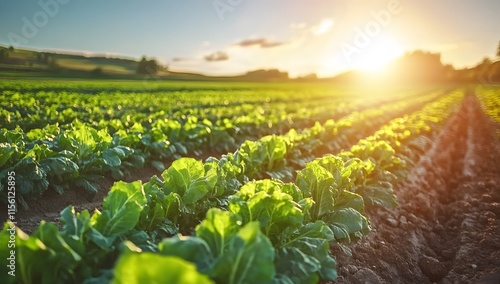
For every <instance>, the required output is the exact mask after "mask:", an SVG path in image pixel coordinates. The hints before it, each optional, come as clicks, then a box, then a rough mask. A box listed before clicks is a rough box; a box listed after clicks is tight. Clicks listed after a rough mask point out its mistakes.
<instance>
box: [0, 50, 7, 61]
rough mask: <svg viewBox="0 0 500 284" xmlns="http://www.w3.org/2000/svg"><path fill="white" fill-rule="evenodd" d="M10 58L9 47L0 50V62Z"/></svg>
mask: <svg viewBox="0 0 500 284" xmlns="http://www.w3.org/2000/svg"><path fill="white" fill-rule="evenodd" d="M8 58H9V51H8V50H7V49H1V50H0V62H5V61H7V59H8Z"/></svg>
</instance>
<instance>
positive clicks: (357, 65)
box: [352, 36, 404, 72]
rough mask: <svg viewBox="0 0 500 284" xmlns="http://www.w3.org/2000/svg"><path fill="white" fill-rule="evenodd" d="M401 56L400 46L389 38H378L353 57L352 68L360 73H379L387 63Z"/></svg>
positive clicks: (401, 49) (402, 50)
mask: <svg viewBox="0 0 500 284" xmlns="http://www.w3.org/2000/svg"><path fill="white" fill-rule="evenodd" d="M403 54H404V49H403V47H402V46H401V44H399V43H398V42H397V41H395V40H394V39H393V38H391V37H386V36H380V37H377V38H374V39H373V40H372V42H371V43H370V45H368V46H367V47H365V48H363V49H361V52H360V53H359V54H356V55H353V66H352V67H353V68H354V69H357V70H362V71H369V72H381V71H384V68H385V67H386V65H387V64H388V63H389V62H391V61H392V60H394V59H396V58H398V57H400V56H402V55H403Z"/></svg>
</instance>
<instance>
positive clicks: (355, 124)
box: [0, 79, 500, 283]
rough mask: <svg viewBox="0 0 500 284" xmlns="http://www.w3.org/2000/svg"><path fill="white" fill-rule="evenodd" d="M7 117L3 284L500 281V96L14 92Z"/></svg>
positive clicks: (366, 91) (2, 143) (415, 91)
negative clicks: (12, 272)
mask: <svg viewBox="0 0 500 284" xmlns="http://www.w3.org/2000/svg"><path fill="white" fill-rule="evenodd" d="M0 104H1V106H2V108H1V109H0V155H1V156H0V204H1V208H2V210H1V212H0V217H1V218H2V220H3V221H6V220H7V219H9V218H10V219H11V220H12V221H15V222H16V227H17V228H16V229H15V230H12V229H11V228H13V227H14V225H13V224H12V223H9V222H5V224H4V229H3V230H2V231H1V232H0V252H1V254H2V258H1V261H0V264H1V268H0V273H1V274H0V275H1V276H0V277H4V276H5V275H7V271H8V267H7V265H9V260H8V259H7V256H9V254H10V250H9V247H8V244H9V243H10V241H11V240H12V239H14V245H15V247H16V257H15V259H16V263H17V270H16V278H12V277H10V278H6V280H5V281H6V282H4V281H3V279H2V278H0V279H2V281H1V282H2V283H36V282H39V281H40V282H41V283H109V282H113V283H146V282H151V281H153V280H158V279H161V281H163V282H165V281H166V282H167V283H168V282H169V281H171V282H170V283H318V282H321V283H434V282H438V283H467V282H478V283H495V281H500V221H499V220H500V219H499V217H498V216H499V214H500V164H499V163H498V160H499V159H500V143H499V139H500V134H499V133H500V131H499V129H500V88H499V87H486V86H482V87H476V86H466V85H461V86H451V85H435V86H430V87H429V86H425V87H414V86H408V87H404V86H399V87H386V88H384V89H377V90H373V89H370V88H362V87H358V88H354V87H347V86H342V85H333V84H331V83H319V82H316V83H298V82H294V83H216V82H203V83H201V82H156V83H155V84H154V86H151V85H144V82H141V81H103V80H95V81H92V80H90V81H78V80H47V81H43V80H14V79H12V80H3V81H1V82H0ZM13 192H15V194H13ZM12 204H15V207H14V206H12ZM13 218H14V219H13ZM11 232H12V233H11ZM4 255H5V257H4ZM49 260H50V262H49ZM48 263H50V265H49V264H48ZM164 267H171V268H172V269H164Z"/></svg>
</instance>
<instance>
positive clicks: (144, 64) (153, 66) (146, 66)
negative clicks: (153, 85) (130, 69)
mask: <svg viewBox="0 0 500 284" xmlns="http://www.w3.org/2000/svg"><path fill="white" fill-rule="evenodd" d="M160 69H161V65H160V64H158V62H157V61H156V60H155V59H151V60H147V59H146V57H145V56H143V57H142V59H141V61H139V65H138V66H137V71H136V72H137V74H144V75H146V74H149V75H153V74H156V73H157V72H158V71H159V70H160Z"/></svg>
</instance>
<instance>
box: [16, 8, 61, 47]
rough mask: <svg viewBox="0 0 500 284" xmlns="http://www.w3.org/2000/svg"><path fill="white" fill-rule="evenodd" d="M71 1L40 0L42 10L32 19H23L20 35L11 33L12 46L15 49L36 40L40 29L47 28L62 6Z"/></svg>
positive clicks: (34, 14)
mask: <svg viewBox="0 0 500 284" xmlns="http://www.w3.org/2000/svg"><path fill="white" fill-rule="evenodd" d="M69 1H70V0H40V1H38V6H39V7H40V8H41V10H38V11H36V12H35V13H33V15H32V16H31V18H30V19H28V18H27V17H22V18H21V21H22V22H23V26H22V27H21V32H20V34H17V33H13V32H10V33H9V34H8V35H7V38H8V39H9V41H10V44H11V45H12V46H14V47H17V46H19V45H20V44H27V43H28V42H29V40H30V39H32V38H34V37H35V36H36V35H37V34H38V32H39V30H40V29H42V28H43V27H45V26H47V24H48V23H49V20H50V18H54V17H55V16H56V15H57V14H58V13H59V10H60V5H66V4H68V2H69Z"/></svg>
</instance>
